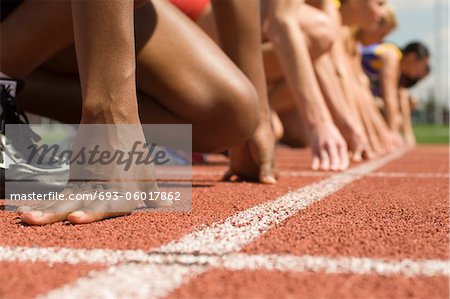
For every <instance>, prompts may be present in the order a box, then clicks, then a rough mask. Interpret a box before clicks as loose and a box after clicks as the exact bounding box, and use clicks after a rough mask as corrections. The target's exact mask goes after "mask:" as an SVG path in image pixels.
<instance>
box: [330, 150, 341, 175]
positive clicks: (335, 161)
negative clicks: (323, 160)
mask: <svg viewBox="0 0 450 299" xmlns="http://www.w3.org/2000/svg"><path fill="white" fill-rule="evenodd" d="M327 150H328V156H329V161H330V162H329V163H330V166H329V167H330V169H331V170H333V171H337V170H339V167H340V165H341V158H340V156H339V153H338V149H337V147H336V146H335V145H334V144H333V145H329V146H327Z"/></svg>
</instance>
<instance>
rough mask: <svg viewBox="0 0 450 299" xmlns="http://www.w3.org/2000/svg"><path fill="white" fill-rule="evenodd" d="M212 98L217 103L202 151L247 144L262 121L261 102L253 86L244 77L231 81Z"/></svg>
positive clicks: (208, 124) (213, 108)
mask: <svg viewBox="0 0 450 299" xmlns="http://www.w3.org/2000/svg"><path fill="white" fill-rule="evenodd" d="M212 96H213V97H214V99H215V100H214V103H215V104H214V107H212V109H210V113H209V116H208V120H207V127H208V128H207V131H208V132H209V134H211V135H210V138H209V142H207V144H205V145H204V146H205V147H206V148H204V149H203V150H205V151H222V150H225V149H229V148H231V147H233V146H237V145H239V144H242V143H244V142H245V141H246V140H247V139H248V138H249V137H250V136H252V134H253V132H254V131H255V129H256V126H257V124H258V121H259V100H258V95H257V92H256V90H255V88H254V87H253V85H252V84H251V83H250V82H249V81H248V80H247V79H246V78H245V77H244V80H228V81H227V83H226V84H225V86H223V87H222V88H221V89H217V93H215V94H214V95H212ZM204 137H205V136H204Z"/></svg>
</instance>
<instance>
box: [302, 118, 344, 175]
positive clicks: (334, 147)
mask: <svg viewBox="0 0 450 299" xmlns="http://www.w3.org/2000/svg"><path fill="white" fill-rule="evenodd" d="M310 143H311V150H312V154H313V161H312V169H313V170H319V169H321V170H334V171H337V170H345V169H347V168H348V167H349V164H350V162H349V158H348V150H347V144H346V143H345V141H344V138H343V137H342V135H341V133H340V132H339V130H338V129H337V128H336V126H335V125H334V124H333V123H328V124H322V125H320V126H319V127H317V128H314V129H313V130H312V131H311V135H310Z"/></svg>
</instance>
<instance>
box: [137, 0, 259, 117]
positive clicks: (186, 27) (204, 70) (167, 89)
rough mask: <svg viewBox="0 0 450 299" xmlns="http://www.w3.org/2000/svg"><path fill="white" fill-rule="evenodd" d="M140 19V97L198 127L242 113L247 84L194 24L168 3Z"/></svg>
mask: <svg viewBox="0 0 450 299" xmlns="http://www.w3.org/2000/svg"><path fill="white" fill-rule="evenodd" d="M149 16H153V17H152V18H149ZM135 18H136V38H137V40H136V43H137V52H138V66H137V70H138V71H137V74H138V87H139V90H140V91H141V92H143V93H144V94H146V95H148V96H151V97H152V98H153V99H154V100H155V101H157V102H159V104H161V105H163V106H164V107H166V108H167V109H168V110H170V111H172V112H173V113H175V114H177V115H179V116H180V117H182V118H183V119H185V120H186V121H189V122H191V123H193V124H195V123H201V122H206V121H210V120H211V113H213V114H216V115H217V112H218V110H217V109H221V108H226V107H230V106H236V107H239V103H238V102H239V101H241V100H242V97H239V96H238V97H236V92H239V91H242V89H245V88H247V87H248V86H249V84H250V83H249V81H248V79H247V78H246V77H245V75H243V74H242V72H241V71H240V70H239V69H238V68H237V67H236V66H235V65H234V64H233V63H232V62H231V61H230V59H229V58H228V57H227V56H226V55H225V54H224V53H223V52H222V50H221V49H220V48H219V47H218V46H217V45H216V44H215V43H214V42H213V41H212V40H211V39H210V38H209V37H208V36H207V35H206V34H205V33H203V32H202V31H201V29H200V28H199V27H198V26H197V25H195V23H193V22H192V21H191V20H189V19H188V18H187V17H186V16H184V15H183V14H182V13H181V12H179V11H178V10H177V9H176V8H174V7H173V6H171V5H170V4H169V3H167V2H166V1H163V0H154V1H152V4H147V5H145V6H144V7H142V8H141V9H139V10H138V11H137V12H136V17H135ZM152 19H155V20H157V21H156V22H155V21H152ZM233 104H235V105H233ZM222 112H225V111H222ZM219 118H220V116H219ZM218 120H219V119H218Z"/></svg>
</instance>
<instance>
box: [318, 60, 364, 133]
mask: <svg viewBox="0 0 450 299" xmlns="http://www.w3.org/2000/svg"><path fill="white" fill-rule="evenodd" d="M314 67H315V70H316V75H317V79H318V81H319V85H320V88H321V90H322V94H323V96H324V98H325V101H326V104H327V106H328V108H329V110H330V112H331V115H332V116H333V119H334V122H335V123H336V125H337V127H338V128H339V129H340V130H341V131H343V132H350V131H352V130H359V129H362V127H361V123H360V122H359V121H358V119H357V118H356V117H355V115H354V114H353V113H351V112H352V108H351V105H350V103H349V102H348V101H346V99H345V96H344V91H343V88H342V86H341V84H340V82H339V78H338V76H337V73H336V70H335V68H334V65H333V62H332V60H331V56H330V55H329V54H326V55H323V56H322V57H320V58H319V59H317V60H316V62H315V65H314Z"/></svg>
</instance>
